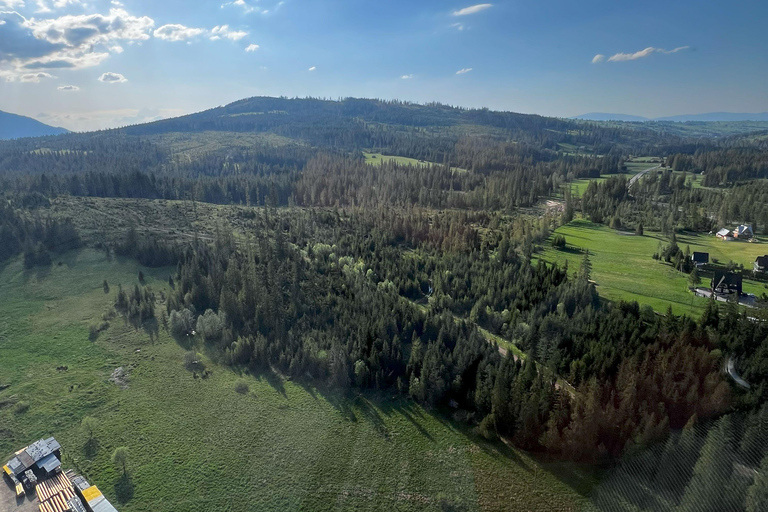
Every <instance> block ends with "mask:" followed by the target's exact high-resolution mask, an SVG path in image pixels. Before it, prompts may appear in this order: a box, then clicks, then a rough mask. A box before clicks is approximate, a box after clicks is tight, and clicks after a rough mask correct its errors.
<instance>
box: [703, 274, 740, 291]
mask: <svg viewBox="0 0 768 512" xmlns="http://www.w3.org/2000/svg"><path fill="white" fill-rule="evenodd" d="M710 287H711V289H712V291H713V292H714V293H717V294H720V295H730V294H732V293H735V294H736V295H737V296H739V295H741V293H742V277H741V274H735V273H733V272H723V271H720V270H718V271H715V275H714V277H712V281H711V283H710Z"/></svg>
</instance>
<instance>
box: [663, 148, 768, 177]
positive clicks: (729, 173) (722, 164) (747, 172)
mask: <svg viewBox="0 0 768 512" xmlns="http://www.w3.org/2000/svg"><path fill="white" fill-rule="evenodd" d="M761 146H762V147H761ZM667 165H668V166H669V167H671V168H672V169H674V170H675V171H685V172H691V173H696V174H701V175H702V180H701V184H702V185H703V186H705V187H722V186H728V185H732V184H733V183H737V182H739V181H746V180H752V179H762V178H768V145H766V144H762V145H760V144H756V145H755V146H753V147H741V148H731V149H720V150H715V151H699V152H696V153H695V154H692V155H690V154H689V155H686V154H680V153H677V154H674V155H670V156H668V157H667Z"/></svg>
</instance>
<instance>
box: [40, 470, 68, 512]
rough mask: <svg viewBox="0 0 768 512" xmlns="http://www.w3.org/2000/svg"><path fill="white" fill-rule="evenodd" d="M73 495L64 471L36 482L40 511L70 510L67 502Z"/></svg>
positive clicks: (63, 511)
mask: <svg viewBox="0 0 768 512" xmlns="http://www.w3.org/2000/svg"><path fill="white" fill-rule="evenodd" d="M74 496H75V490H74V488H73V487H72V482H71V481H70V479H69V477H67V475H65V474H64V473H59V474H57V475H56V476H54V477H53V478H50V479H48V480H44V481H42V482H40V483H39V484H37V497H38V499H40V512H68V511H70V510H72V507H70V506H69V503H68V502H69V500H71V499H72V498H73V497H74Z"/></svg>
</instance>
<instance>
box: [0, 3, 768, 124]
mask: <svg viewBox="0 0 768 512" xmlns="http://www.w3.org/2000/svg"><path fill="white" fill-rule="evenodd" d="M475 1H477V0H475ZM766 20H768V3H767V2H762V1H749V0H747V1H739V2H707V1H692V0H683V1H674V2H671V1H669V0H667V1H663V2H662V1H644V2H616V1H610V2H609V1H591V2H590V1H583V2H574V1H571V0H541V1H536V2H530V1H526V2H523V1H521V0H514V1H507V0H500V1H493V0H491V2H490V3H480V4H478V3H474V2H473V1H471V0H470V1H460V0H457V1H454V0H420V1H417V0H410V1H403V0H389V1H386V2H373V1H365V0H322V1H321V0H283V1H280V0H235V1H232V2H223V1H222V0H218V1H191V0H187V1H181V0H151V1H149V0H122V1H121V2H117V1H110V0H0V110H4V111H10V112H16V113H20V114H24V115H30V116H32V117H36V118H38V119H40V120H42V121H44V122H48V123H51V124H56V125H61V126H64V127H67V128H70V129H74V130H86V129H94V128H102V127H111V126H117V125H121V124H127V123H135V122H141V121H146V120H151V119H155V118H158V117H170V116H174V115H180V114H184V113H189V112H194V111H198V110H202V109H205V108H210V107H213V106H217V105H221V104H225V103H228V102H230V101H234V100H237V99H240V98H243V97H248V96H255V95H273V96H278V95H285V96H319V97H329V98H338V97H344V96H358V97H379V98H398V99H404V100H411V101H418V102H427V101H441V102H444V103H450V104H455V105H463V106H471V107H481V106H485V107H489V108H493V109H502V110H512V111H517V112H526V113H537V114H543V115H553V116H563V117H567V116H572V115H577V114H582V113H585V112H592V111H601V112H621V113H627V114H635V115H644V116H648V117H656V116H663V115H674V114H690V113H701V112H711V111H733V112H759V111H766V110H768V36H766V35H765V32H764V31H765V22H766ZM600 56H602V57H600Z"/></svg>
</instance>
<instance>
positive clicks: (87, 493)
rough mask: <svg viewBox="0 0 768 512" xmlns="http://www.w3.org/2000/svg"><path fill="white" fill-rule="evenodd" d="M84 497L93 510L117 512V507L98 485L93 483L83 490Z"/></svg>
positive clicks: (96, 511) (94, 511)
mask: <svg viewBox="0 0 768 512" xmlns="http://www.w3.org/2000/svg"><path fill="white" fill-rule="evenodd" d="M82 495H83V499H84V500H85V501H86V503H88V508H89V509H91V510H92V511H93V512H117V509H116V508H115V507H113V506H112V504H111V503H110V502H109V501H108V500H107V498H105V497H104V495H103V494H102V493H101V491H100V490H99V488H98V487H96V486H95V485H92V486H91V487H89V488H87V489H86V490H84V491H83V492H82Z"/></svg>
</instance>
